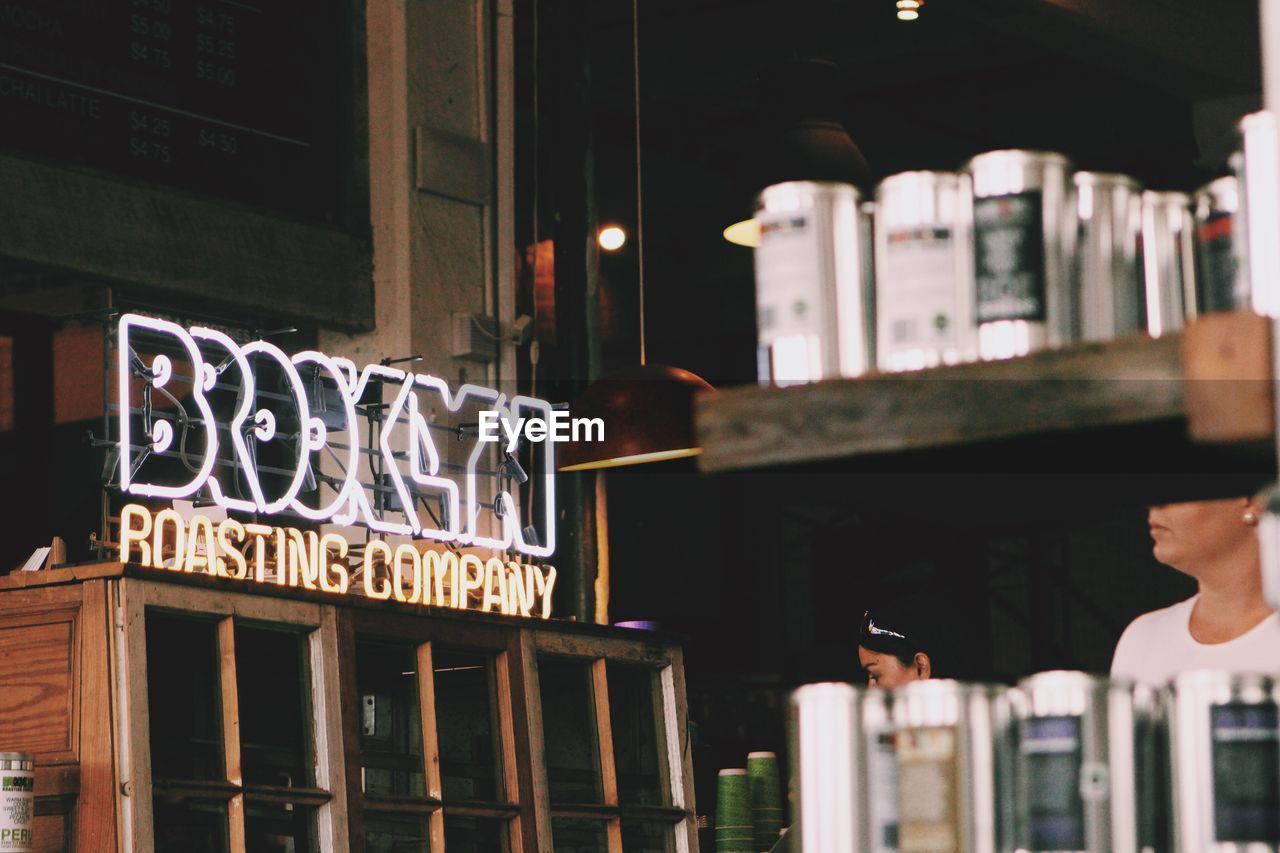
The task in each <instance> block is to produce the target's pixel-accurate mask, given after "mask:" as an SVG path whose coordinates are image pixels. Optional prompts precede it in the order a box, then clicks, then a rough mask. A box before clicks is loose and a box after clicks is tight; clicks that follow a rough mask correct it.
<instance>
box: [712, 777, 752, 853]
mask: <svg viewBox="0 0 1280 853" xmlns="http://www.w3.org/2000/svg"><path fill="white" fill-rule="evenodd" d="M754 844H755V835H754V830H753V829H752V824H751V785H750V782H749V781H748V779H747V771H746V770H745V769H743V768H741V767H735V768H732V769H727V770H721V771H720V787H719V790H718V791H717V798H716V852H717V853H754V850H755V848H754V846H753V845H754Z"/></svg>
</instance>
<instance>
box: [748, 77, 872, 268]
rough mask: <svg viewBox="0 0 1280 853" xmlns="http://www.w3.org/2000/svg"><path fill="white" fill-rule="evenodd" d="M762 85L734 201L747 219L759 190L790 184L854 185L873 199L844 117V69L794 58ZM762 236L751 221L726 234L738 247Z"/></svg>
mask: <svg viewBox="0 0 1280 853" xmlns="http://www.w3.org/2000/svg"><path fill="white" fill-rule="evenodd" d="M761 84H762V85H761V89H760V110H759V129H758V130H757V132H756V134H755V139H756V142H755V144H754V147H753V149H752V153H751V154H750V155H749V158H748V161H747V163H746V169H745V173H744V174H743V176H742V178H741V179H740V187H739V191H738V192H737V193H736V194H737V195H738V198H737V199H736V200H735V204H736V205H737V206H739V207H740V208H741V210H742V212H743V214H748V213H750V212H751V210H752V209H753V208H754V206H755V199H756V196H757V195H758V194H759V193H760V191H761V190H763V189H764V188H765V187H767V186H771V185H773V184H781V183H785V182H787V181H832V182H836V183H846V184H853V185H855V186H857V187H858V189H860V190H862V191H863V192H864V193H867V194H868V196H869V194H870V192H871V190H872V188H873V186H874V180H873V178H872V175H871V169H870V168H869V167H868V166H867V161H866V158H865V157H863V156H862V151H861V150H860V149H859V148H858V146H857V145H856V144H854V141H853V139H851V138H850V137H849V132H848V131H847V130H846V129H845V126H844V123H843V119H842V118H841V115H842V113H843V106H842V103H841V91H840V89H841V83H840V68H839V67H838V66H837V65H835V64H834V63H832V62H827V61H825V60H820V59H790V60H787V61H785V62H782V63H779V64H777V65H773V66H770V67H769V68H768V69H767V70H766V72H765V74H764V75H763V77H762V79H761ZM759 235H760V232H759V227H758V225H756V223H755V222H754V221H753V220H751V219H744V220H742V221H739V222H735V223H733V224H732V225H730V226H729V227H728V228H726V229H725V231H724V238H725V239H726V240H728V241H729V242H730V243H735V244H737V245H739V246H756V245H758V244H759V240H760V237H759Z"/></svg>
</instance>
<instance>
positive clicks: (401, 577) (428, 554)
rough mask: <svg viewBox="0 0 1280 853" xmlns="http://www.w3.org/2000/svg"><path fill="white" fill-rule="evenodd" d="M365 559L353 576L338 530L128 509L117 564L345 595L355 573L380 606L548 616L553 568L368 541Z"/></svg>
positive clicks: (346, 547) (347, 549)
mask: <svg viewBox="0 0 1280 853" xmlns="http://www.w3.org/2000/svg"><path fill="white" fill-rule="evenodd" d="M364 548H365V554H364V563H363V567H362V569H360V570H357V571H352V567H351V563H350V560H349V555H350V550H351V546H350V544H349V543H348V542H347V540H346V539H344V538H343V537H341V536H339V535H337V534H335V533H323V534H322V533H317V532H316V531H314V530H307V531H304V530H299V529H297V528H295V527H273V526H271V525H266V524H255V523H245V522H241V521H238V520H236V519H234V518H225V519H222V520H221V521H218V522H216V523H215V522H214V521H213V520H212V519H210V518H209V517H208V516H204V515H195V516H193V517H191V518H190V519H186V518H183V517H182V515H180V514H179V513H178V512H177V511H176V510H173V509H162V510H160V511H159V512H156V513H152V511H151V510H149V509H147V508H146V507H144V506H141V505H140V504H127V505H126V506H125V507H124V508H123V509H122V510H121V513H120V562H121V563H128V562H130V561H133V562H137V563H139V564H141V565H144V566H149V567H151V568H153V569H164V570H168V571H174V572H200V573H204V574H208V575H212V576H214V577H222V578H229V579H231V580H237V581H246V582H249V583H259V584H274V585H276V586H288V587H294V588H297V589H310V590H317V591H320V592H327V593H333V594H337V595H341V594H344V593H346V592H348V591H349V590H350V589H351V584H352V583H354V582H355V578H356V576H357V575H358V576H359V577H360V584H361V586H362V590H361V591H362V592H363V593H364V595H365V596H366V597H368V598H372V599H375V600H380V601H387V600H395V601H399V602H401V603H403V604H418V605H422V606H424V607H448V608H452V609H454V610H468V609H471V610H478V611H480V612H482V613H502V614H504V615H507V616H532V617H536V618H541V619H547V618H550V616H551V591H552V589H553V588H554V587H555V583H556V570H555V567H554V566H534V565H529V564H527V563H519V562H515V561H504V560H502V559H500V558H498V557H490V558H488V559H487V560H486V559H481V558H480V557H479V556H477V555H475V554H467V553H464V554H456V553H454V552H452V551H444V552H439V551H434V550H431V549H427V550H425V551H419V549H418V548H417V547H416V546H415V545H413V544H412V543H409V542H402V543H400V544H399V545H397V546H395V547H392V545H391V544H390V543H388V542H386V541H384V540H381V539H374V540H372V541H370V542H368V543H367V544H366V545H365V546H364Z"/></svg>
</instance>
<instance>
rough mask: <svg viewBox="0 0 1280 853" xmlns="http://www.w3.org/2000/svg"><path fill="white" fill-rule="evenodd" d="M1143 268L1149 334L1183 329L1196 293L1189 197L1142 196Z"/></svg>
mask: <svg viewBox="0 0 1280 853" xmlns="http://www.w3.org/2000/svg"><path fill="white" fill-rule="evenodd" d="M1142 265H1143V269H1144V280H1145V289H1146V295H1147V332H1148V333H1150V334H1151V336H1152V337H1155V338H1158V337H1160V336H1161V335H1166V334H1168V333H1169V332H1174V331H1177V330H1178V329H1181V328H1182V327H1183V325H1184V324H1185V322H1186V317H1187V306H1188V305H1191V306H1192V310H1193V311H1194V306H1195V293H1196V275H1195V269H1196V265H1195V223H1194V221H1193V219H1192V216H1191V197H1190V196H1188V195H1187V194H1186V193H1179V192H1152V191H1150V190H1148V191H1147V192H1144V193H1143V194H1142ZM1192 316H1194V314H1193V315H1192Z"/></svg>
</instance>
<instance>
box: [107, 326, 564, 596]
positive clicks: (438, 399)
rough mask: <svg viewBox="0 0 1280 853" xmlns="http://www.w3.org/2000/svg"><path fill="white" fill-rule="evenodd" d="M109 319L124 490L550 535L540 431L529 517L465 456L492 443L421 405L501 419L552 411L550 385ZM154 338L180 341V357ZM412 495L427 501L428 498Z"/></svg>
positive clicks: (399, 531)
mask: <svg viewBox="0 0 1280 853" xmlns="http://www.w3.org/2000/svg"><path fill="white" fill-rule="evenodd" d="M118 331H119V335H118V352H119V363H118V371H117V372H118V388H117V391H118V399H117V403H118V411H119V420H118V422H119V447H120V488H121V490H122V491H124V492H125V493H126V494H130V495H136V496H139V497H149V498H160V499H176V498H188V497H191V496H192V495H195V494H196V492H198V491H199V490H201V489H202V488H204V487H206V486H207V487H208V488H207V494H208V496H209V498H210V499H211V500H212V501H213V502H214V503H216V504H217V505H219V506H221V507H223V508H225V509H228V510H234V511H238V512H252V513H258V514H276V513H289V514H293V515H296V516H298V517H301V518H304V519H308V520H311V521H329V522H333V523H335V524H339V525H352V524H363V525H365V526H367V527H369V528H370V529H372V530H375V531H378V532H380V533H384V534H392V535H400V536H410V537H416V538H425V539H433V540H436V541H439V542H451V543H456V544H458V545H464V546H475V547H480V548H492V549H496V550H515V551H518V552H519V553H521V554H524V555H527V556H528V557H533V558H543V557H549V556H550V555H551V554H552V553H553V552H554V551H555V544H556V543H555V518H556V506H555V460H554V456H553V454H554V445H553V443H552V442H550V441H546V442H540V443H538V444H536V445H533V452H534V453H535V454H538V455H540V459H539V463H540V464H538V465H537V471H538V474H537V475H536V476H535V478H534V483H535V484H536V485H538V486H540V490H541V494H540V496H539V500H538V501H537V504H538V506H539V508H540V510H541V512H540V514H541V516H542V518H541V523H540V524H539V523H531V520H530V519H524V518H522V517H521V513H522V509H521V507H520V505H519V502H518V501H517V500H516V499H515V498H514V497H513V496H512V494H511V493H510V492H508V491H506V490H504V488H503V487H502V485H501V483H502V481H501V479H500V478H499V479H498V483H497V486H496V488H495V490H494V492H492V493H487V492H484V490H483V488H482V486H483V485H485V484H482V483H481V482H480V478H481V475H480V474H479V473H478V472H479V471H482V470H483V465H482V463H483V462H484V460H485V458H486V455H487V454H492V453H494V452H496V451H497V450H498V448H496V446H495V445H492V444H486V443H485V442H483V441H481V440H479V438H478V437H477V435H476V434H475V433H476V430H474V429H473V430H471V431H470V432H465V431H462V430H458V431H457V432H456V438H455V435H454V433H453V432H451V431H449V430H442V428H441V426H440V425H433V424H432V423H431V420H432V418H431V414H430V412H431V411H432V410H435V411H437V412H444V413H446V416H451V417H456V418H458V419H462V418H463V416H464V414H465V416H466V418H471V417H472V413H473V412H476V413H481V412H496V413H497V417H498V418H500V419H502V420H504V421H507V420H509V421H511V422H519V420H520V419H521V418H522V417H526V416H529V417H533V418H541V419H543V420H548V421H549V420H551V419H552V407H551V404H550V403H548V402H547V401H545V400H540V399H537V398H534V397H525V396H513V397H510V398H508V397H507V395H506V394H503V393H501V392H498V391H496V390H493V389H489V388H484V387H481V386H478V385H469V384H468V385H462V386H460V387H458V388H457V390H456V391H455V390H451V389H450V388H449V386H448V384H447V383H446V382H445V381H444V380H442V379H439V378H437V377H435V376H429V375H425V374H416V373H408V372H406V371H404V370H401V369H399V368H396V367H390V366H387V365H385V364H368V365H365V366H364V367H363V368H361V369H359V370H357V368H356V366H355V364H354V363H353V362H352V361H350V360H349V359H345V358H334V357H330V356H327V355H325V354H324V353H320V352H315V351H306V352H300V353H297V354H295V355H293V356H289V355H286V354H285V353H284V352H283V351H282V350H280V349H279V348H278V347H276V346H275V345H274V344H271V343H268V342H266V341H253V342H251V343H247V344H241V343H237V342H235V341H234V340H232V339H231V338H230V337H229V336H228V335H226V334H225V333H223V332H220V331H218V330H216V329H209V328H202V327H193V328H189V329H188V328H183V327H182V326H180V325H178V324H177V323H173V322H171V321H168V320H160V319H155V318H152V317H145V316H141V315H138V314H125V315H124V316H122V317H121V318H120V323H119V330H118ZM166 351H167V352H169V353H176V354H177V355H178V358H177V360H176V362H177V363H175V359H174V358H172V357H171V356H170V355H167V354H166ZM179 373H181V374H182V376H181V379H182V380H183V381H180V380H179V376H178V374H179ZM192 373H194V375H191V374H192ZM139 385H141V386H142V387H143V393H144V395H145V401H146V402H145V403H144V405H143V406H142V409H141V411H142V416H141V417H139V414H138V413H139V408H138V406H137V404H136V402H134V400H135V398H136V396H137V394H138V388H139ZM179 385H181V386H182V387H181V390H178V388H177V386H179ZM372 392H376V397H377V404H376V408H377V410H378V411H377V415H376V418H373V419H370V418H369V417H367V416H366V415H365V414H363V413H362V412H359V411H357V406H359V405H361V401H364V400H366V399H367V398H369V396H370V394H371V393H372ZM180 397H181V398H182V401H181V402H179V398H180ZM161 398H167V401H169V402H172V404H173V406H174V407H176V409H175V410H174V412H170V413H169V414H167V415H166V414H160V413H159V412H161V411H162V410H163V409H164V406H166V405H168V403H167V402H166V401H165V399H161ZM156 400H159V403H158V404H157V408H156V409H152V408H151V406H152V405H153V402H154V401H156ZM215 401H216V405H215ZM464 410H465V412H464ZM366 411H367V410H366ZM175 413H176V414H175ZM489 417H492V416H489ZM445 426H447V425H445ZM433 431H434V433H436V434H437V435H443V436H445V437H446V440H448V441H449V442H451V444H450V445H449V446H453V447H460V449H461V450H462V451H463V452H465V453H468V456H467V458H466V461H465V464H462V465H458V466H449V465H445V464H444V463H443V462H442V460H441V455H442V454H441V452H440V449H439V448H438V447H437V438H436V436H435V435H433ZM195 433H198V437H197V438H192V437H191V434H195ZM338 435H343V436H344V439H345V440H344V441H342V442H339V441H338V440H337V436H338ZM459 442H465V443H462V444H459ZM161 455H167V457H169V458H168V459H167V460H165V461H167V462H169V463H170V464H168V465H167V467H165V466H163V465H160V464H159V463H157V462H156V457H159V456H161ZM174 457H177V458H178V459H179V460H180V462H181V463H182V464H181V465H180V466H179V465H178V463H177V462H175V461H173V458H174ZM362 457H364V458H362ZM264 460H266V461H264ZM281 460H283V461H281ZM322 461H323V462H324V464H325V465H328V466H329V467H331V468H333V469H334V470H339V471H340V472H341V474H340V475H339V476H330V475H323V474H322V475H321V476H322V479H321V482H323V484H324V488H316V487H314V486H312V487H308V483H314V482H315V478H316V477H317V469H319V468H320V467H321V462H322ZM375 468H376V470H377V471H378V472H379V474H378V476H379V478H380V479H379V480H378V481H375V482H374V483H372V484H370V483H368V482H361V479H360V477H361V472H365V473H366V474H367V473H369V472H371V471H372V470H374V469H375ZM456 468H461V470H460V471H459V470H455V469H456ZM175 471H176V472H177V473H176V474H175ZM268 471H269V472H270V473H269V476H264V474H266V473H267V472H268ZM322 494H326V495H327V496H326V497H323V498H321V497H320V496H321V495H322ZM424 495H428V496H430V498H431V505H435V506H438V507H439V510H438V511H430V510H427V509H426V508H425V507H426V503H425V502H424V501H423V499H422V498H423V496H424ZM308 501H310V503H309V502H308ZM388 506H392V507H393V508H394V509H393V511H388V510H387V507H388ZM235 524H239V522H235ZM229 529H232V530H234V528H229ZM195 535H201V536H202V535H204V534H203V532H200V533H198V534H195ZM331 544H332V543H331ZM320 550H321V551H323V550H325V549H324V548H323V547H321V548H320ZM232 559H233V560H234V558H232ZM237 565H238V564H237ZM463 575H464V576H465V577H467V578H470V577H471V576H470V575H466V573H465V572H463ZM332 582H334V583H337V581H332ZM467 582H468V581H466V580H464V585H465V583H467ZM375 597H376V596H375Z"/></svg>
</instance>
